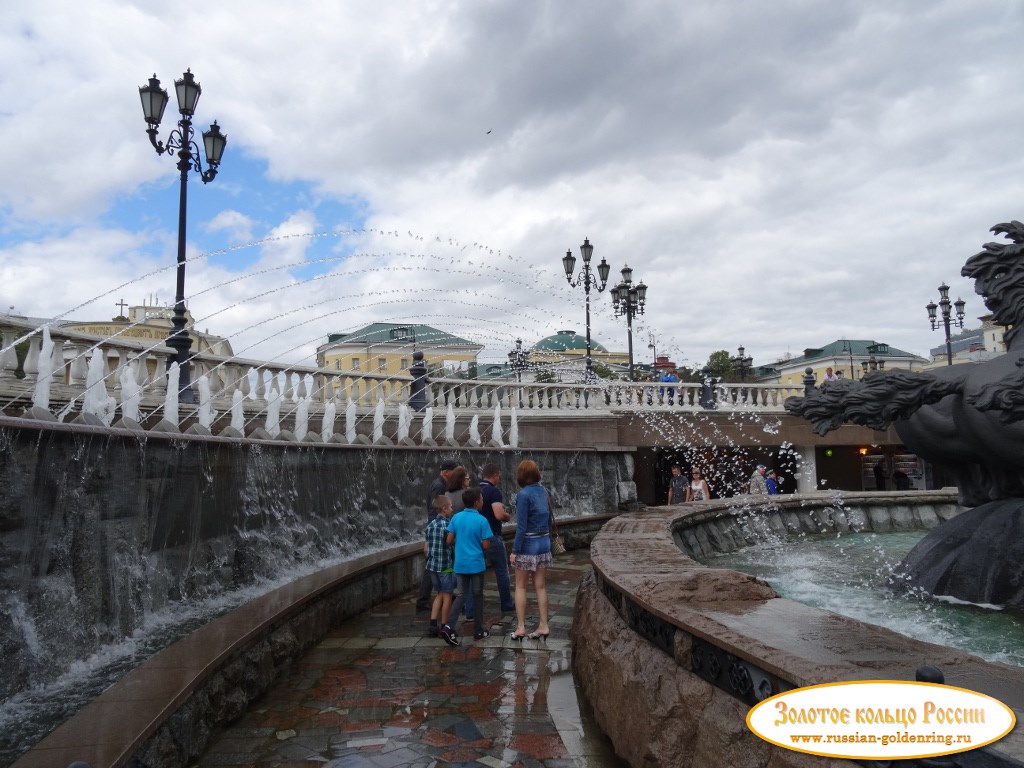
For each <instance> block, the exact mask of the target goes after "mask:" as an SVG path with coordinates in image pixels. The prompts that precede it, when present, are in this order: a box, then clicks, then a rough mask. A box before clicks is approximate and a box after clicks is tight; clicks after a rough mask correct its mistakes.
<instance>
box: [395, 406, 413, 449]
mask: <svg viewBox="0 0 1024 768" xmlns="http://www.w3.org/2000/svg"><path fill="white" fill-rule="evenodd" d="M411 422H412V418H411V417H410V415H409V406H407V405H406V404H405V403H399V405H398V442H399V443H405V442H408V440H409V427H410V426H411Z"/></svg>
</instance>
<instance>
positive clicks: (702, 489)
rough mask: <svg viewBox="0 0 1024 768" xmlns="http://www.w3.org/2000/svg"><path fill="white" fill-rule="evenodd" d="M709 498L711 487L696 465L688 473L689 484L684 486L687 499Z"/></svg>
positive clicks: (703, 499)
mask: <svg viewBox="0 0 1024 768" xmlns="http://www.w3.org/2000/svg"><path fill="white" fill-rule="evenodd" d="M710 498H711V489H710V488H708V481H707V480H705V479H704V477H703V475H702V473H701V471H700V470H699V469H697V468H696V467H694V468H693V471H692V472H691V473H690V484H689V485H688V486H686V500H687V501H707V500H708V499H710Z"/></svg>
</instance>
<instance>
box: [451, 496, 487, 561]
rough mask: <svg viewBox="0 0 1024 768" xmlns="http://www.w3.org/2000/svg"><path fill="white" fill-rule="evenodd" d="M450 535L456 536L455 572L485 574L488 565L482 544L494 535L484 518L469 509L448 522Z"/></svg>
mask: <svg viewBox="0 0 1024 768" xmlns="http://www.w3.org/2000/svg"><path fill="white" fill-rule="evenodd" d="M448 533H451V534H454V535H455V572H456V573H483V571H484V570H485V569H486V568H487V564H486V562H485V561H484V546H483V544H482V543H481V542H482V541H483V540H484V539H489V538H491V536H492V535H493V534H492V533H491V526H489V525H488V524H487V521H486V520H485V519H484V516H483V515H481V514H479V513H478V512H477V511H476V510H475V509H473V508H472V507H467V508H466V509H464V510H463V511H462V512H458V513H456V514H455V516H454V517H453V518H452V519H451V520H449V521H448Z"/></svg>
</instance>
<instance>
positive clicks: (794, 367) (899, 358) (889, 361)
mask: <svg viewBox="0 0 1024 768" xmlns="http://www.w3.org/2000/svg"><path fill="white" fill-rule="evenodd" d="M927 366H928V360H927V358H924V357H921V356H919V355H915V354H913V353H912V352H904V351H903V350H902V349H896V347H890V346H889V345H888V344H883V343H882V342H879V341H873V340H868V339H838V340H836V341H833V342H831V343H829V344H826V345H825V346H824V347H820V348H810V349H805V350H804V353H803V354H802V355H801V356H800V357H793V358H790V359H788V360H780V361H778V362H776V363H771V364H769V365H760V366H757V367H756V368H755V369H754V373H755V376H756V378H757V381H758V382H760V383H778V384H781V385H782V386H793V387H799V386H803V377H804V372H805V371H806V369H807V368H810V369H811V371H812V372H813V373H814V379H815V382H816V383H817V384H819V385H820V384H821V383H822V382H823V381H825V379H826V376H827V374H828V370H829V369H831V370H832V374H833V375H834V376H839V377H841V378H844V379H850V378H853V379H862V378H863V377H864V374H866V373H868V371H871V370H874V369H878V370H890V371H891V370H894V369H901V370H909V371H920V370H922V369H923V368H925V367H927Z"/></svg>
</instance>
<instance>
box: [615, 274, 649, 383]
mask: <svg viewBox="0 0 1024 768" xmlns="http://www.w3.org/2000/svg"><path fill="white" fill-rule="evenodd" d="M646 302H647V286H646V285H644V284H643V281H641V282H639V283H637V284H636V285H633V270H632V269H631V268H630V267H629V265H628V264H627V265H626V266H624V267H623V268H622V282H621V283H619V284H618V285H617V286H615V287H614V288H612V306H613V307H614V309H615V316H616V317H623V316H625V318H626V332H627V334H628V337H629V380H630V381H633V380H634V376H633V318H634V317H636V316H637V315H642V314H643V313H644V304H645V303H646Z"/></svg>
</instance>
